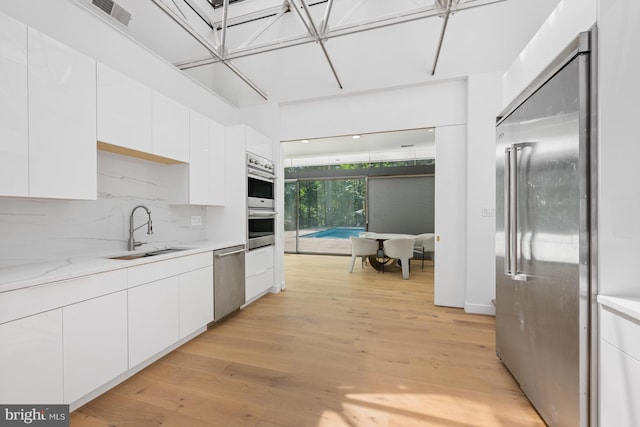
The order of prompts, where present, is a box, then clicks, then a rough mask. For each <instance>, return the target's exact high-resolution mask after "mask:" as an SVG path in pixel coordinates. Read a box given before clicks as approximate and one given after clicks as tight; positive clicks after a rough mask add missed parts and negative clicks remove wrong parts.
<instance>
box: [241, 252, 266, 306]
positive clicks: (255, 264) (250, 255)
mask: <svg viewBox="0 0 640 427" xmlns="http://www.w3.org/2000/svg"><path fill="white" fill-rule="evenodd" d="M245 272H246V275H245V278H246V282H245V301H246V302H247V303H250V302H252V301H254V300H256V299H257V298H259V297H261V296H262V295H264V294H266V293H267V292H269V289H271V287H272V286H273V246H267V247H264V248H260V249H254V250H252V251H248V252H247V255H246V260H245Z"/></svg>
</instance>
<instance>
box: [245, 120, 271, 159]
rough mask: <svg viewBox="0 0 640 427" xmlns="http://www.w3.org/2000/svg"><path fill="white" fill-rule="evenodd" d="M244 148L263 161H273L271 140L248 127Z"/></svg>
mask: <svg viewBox="0 0 640 427" xmlns="http://www.w3.org/2000/svg"><path fill="white" fill-rule="evenodd" d="M246 146H247V151H251V152H252V153H254V154H257V155H258V156H262V157H264V158H265V159H269V160H273V147H272V144H271V140H270V139H269V138H267V137H266V136H264V135H263V134H261V133H260V132H258V131H256V130H255V129H253V128H251V127H249V126H246Z"/></svg>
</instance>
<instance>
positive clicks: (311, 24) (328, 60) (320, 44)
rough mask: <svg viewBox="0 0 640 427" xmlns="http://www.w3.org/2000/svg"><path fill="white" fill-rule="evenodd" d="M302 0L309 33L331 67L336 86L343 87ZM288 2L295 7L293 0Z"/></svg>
mask: <svg viewBox="0 0 640 427" xmlns="http://www.w3.org/2000/svg"><path fill="white" fill-rule="evenodd" d="M304 1H305V0H300V2H301V3H302V8H303V9H304V12H305V14H306V15H307V19H309V26H310V30H311V35H312V36H313V37H314V38H315V39H316V41H317V42H318V45H319V46H320V48H321V49H322V53H323V54H324V57H325V59H326V60H327V62H328V63H329V67H330V68H331V72H332V73H333V77H335V79H336V82H337V83H338V86H339V87H340V89H343V87H342V82H341V81H340V77H339V76H338V72H337V71H336V68H335V66H334V65H333V62H332V61H331V57H329V52H327V48H326V47H325V45H324V41H323V40H322V38H320V33H318V28H317V27H316V24H315V23H314V22H313V17H312V16H311V13H310V12H309V8H308V7H307V4H306V3H305V2H304ZM290 2H291V3H292V4H293V5H294V7H295V8H296V9H297V6H296V4H295V3H294V0H290ZM309 26H307V28H309Z"/></svg>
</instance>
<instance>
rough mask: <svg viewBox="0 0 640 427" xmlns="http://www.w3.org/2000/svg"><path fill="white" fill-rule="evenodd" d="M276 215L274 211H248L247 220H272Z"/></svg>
mask: <svg viewBox="0 0 640 427" xmlns="http://www.w3.org/2000/svg"><path fill="white" fill-rule="evenodd" d="M276 215H278V212H274V211H249V218H251V217H261V218H274V217H275V216H276Z"/></svg>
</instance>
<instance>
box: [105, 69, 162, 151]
mask: <svg viewBox="0 0 640 427" xmlns="http://www.w3.org/2000/svg"><path fill="white" fill-rule="evenodd" d="M151 92H152V91H151V89H149V88H148V87H146V86H144V85H143V84H140V83H138V82H137V81H135V80H133V79H131V78H129V77H127V76H125V75H123V74H121V73H119V72H117V71H114V70H112V69H111V68H109V67H107V66H105V65H103V64H98V99H97V105H98V130H97V132H98V141H102V142H107V143H109V144H113V145H117V146H120V147H125V148H130V149H132V150H136V151H141V152H144V153H151V152H153V145H152V139H151Z"/></svg>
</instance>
